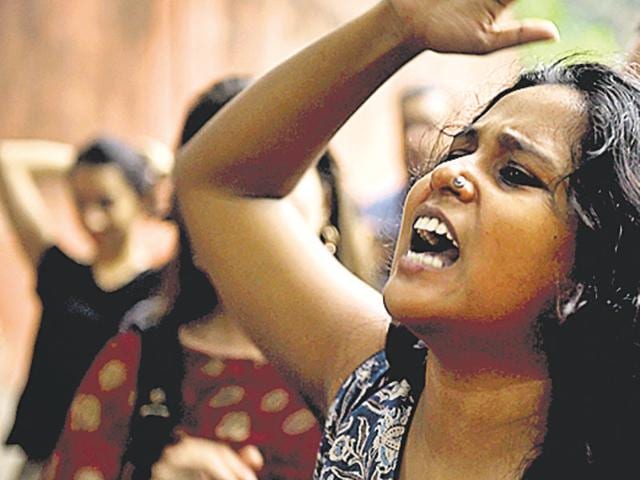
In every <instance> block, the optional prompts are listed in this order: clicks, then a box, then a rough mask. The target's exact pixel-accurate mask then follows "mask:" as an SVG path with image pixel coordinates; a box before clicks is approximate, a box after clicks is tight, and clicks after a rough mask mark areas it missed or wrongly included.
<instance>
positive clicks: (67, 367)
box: [7, 247, 161, 460]
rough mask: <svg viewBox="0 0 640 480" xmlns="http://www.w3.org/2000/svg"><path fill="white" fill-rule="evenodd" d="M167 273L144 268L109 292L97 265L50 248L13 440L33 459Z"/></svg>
mask: <svg viewBox="0 0 640 480" xmlns="http://www.w3.org/2000/svg"><path fill="white" fill-rule="evenodd" d="M160 280H161V271H160V270H148V271H146V272H143V273H142V274H140V275H139V276H137V277H136V278H134V279H133V280H132V281H130V282H129V283H127V284H126V285H124V286H122V287H121V288H119V289H117V290H115V291H112V292H105V291H104V290H102V289H100V287H99V286H98V285H97V284H96V282H95V279H94V278H93V274H92V271H91V267H90V266H88V265H83V264H79V263H77V262H76V261H75V260H73V259H71V258H69V257H68V256H67V255H65V254H64V253H63V252H62V251H61V250H60V249H59V248H57V247H53V248H50V249H49V250H47V251H46V252H45V253H44V255H43V257H42V260H41V262H40V264H39V266H38V271H37V288H36V292H37V294H38V296H39V297H40V301H41V303H42V317H41V320H40V327H39V330H38V334H37V337H36V342H35V346H34V351H33V357H32V360H31V368H30V371H29V378H28V381H27V385H26V387H25V389H24V391H23V393H22V397H21V398H20V402H19V404H18V409H17V412H16V419H15V423H14V425H13V429H12V430H11V433H10V434H9V437H8V439H7V444H9V445H10V444H17V445H20V446H21V447H22V448H23V450H24V451H25V453H26V454H27V456H28V457H29V458H30V459H33V460H43V459H46V458H47V457H48V456H49V455H50V454H51V451H52V450H53V448H54V447H55V443H56V441H57V439H58V436H59V434H60V432H61V430H62V428H63V425H64V420H65V416H66V413H67V410H68V408H69V405H70V403H71V400H72V397H73V394H74V392H75V390H76V388H77V387H78V385H79V384H80V381H81V380H82V376H83V375H84V373H85V372H86V370H87V369H88V368H89V366H90V365H91V362H92V360H93V358H94V357H95V355H96V354H97V353H98V351H99V350H100V349H101V348H102V347H103V346H104V344H105V342H106V341H107V340H108V339H109V338H111V337H112V336H113V335H115V334H116V332H117V331H118V326H119V324H120V322H121V321H122V319H123V317H124V316H125V313H126V312H127V311H128V310H130V309H131V308H132V307H133V306H134V305H136V304H137V303H138V302H140V301H141V300H144V299H146V298H148V297H150V296H151V295H152V294H153V293H154V292H155V291H156V290H157V289H158V288H159V286H160Z"/></svg>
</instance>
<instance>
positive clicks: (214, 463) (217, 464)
mask: <svg viewBox="0 0 640 480" xmlns="http://www.w3.org/2000/svg"><path fill="white" fill-rule="evenodd" d="M200 468H201V469H202V470H203V471H204V472H205V473H207V474H208V475H209V476H210V477H211V480H227V479H229V480H258V477H257V476H256V474H255V473H254V471H253V470H252V469H251V468H250V467H249V466H247V465H246V464H245V463H244V462H243V461H242V459H241V458H240V456H239V455H238V454H237V453H236V452H235V451H233V450H232V449H231V448H229V447H228V446H226V445H225V446H224V447H223V448H219V449H217V452H216V454H215V455H213V454H212V455H209V461H205V462H204V463H202V464H201V465H200Z"/></svg>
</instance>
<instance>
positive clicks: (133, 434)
mask: <svg viewBox="0 0 640 480" xmlns="http://www.w3.org/2000/svg"><path fill="white" fill-rule="evenodd" d="M140 335H141V357H140V368H139V371H138V383H137V392H138V394H137V397H136V403H135V407H134V411H133V414H132V417H131V423H130V430H129V442H128V446H127V450H126V452H125V454H124V456H123V462H122V465H123V466H125V465H126V464H127V463H129V464H131V466H133V469H134V473H133V476H132V478H133V479H148V478H150V476H151V475H150V471H151V467H152V466H153V464H154V463H155V462H156V461H157V460H158V458H159V457H160V455H161V453H162V450H163V448H164V447H165V446H166V445H168V444H170V443H171V442H172V441H173V431H174V428H175V427H176V426H177V425H178V423H179V421H180V419H181V417H182V391H181V390H182V378H183V376H184V359H183V355H182V347H181V345H180V342H179V340H178V332H177V323H176V322H173V321H172V318H171V317H167V318H165V319H163V320H162V322H161V324H160V325H158V326H154V327H150V328H149V329H147V330H144V331H141V333H140Z"/></svg>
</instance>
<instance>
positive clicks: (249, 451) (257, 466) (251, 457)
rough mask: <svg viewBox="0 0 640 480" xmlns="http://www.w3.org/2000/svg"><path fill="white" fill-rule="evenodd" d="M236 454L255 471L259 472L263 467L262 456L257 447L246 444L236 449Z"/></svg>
mask: <svg viewBox="0 0 640 480" xmlns="http://www.w3.org/2000/svg"><path fill="white" fill-rule="evenodd" d="M238 455H239V456H240V458H241V459H242V461H243V462H244V463H246V464H247V465H248V466H249V467H250V468H252V469H253V470H254V471H255V472H259V471H260V470H262V467H264V458H263V457H262V454H261V453H260V450H258V448H257V447H255V446H253V445H247V446H246V447H243V448H241V449H240V450H239V451H238Z"/></svg>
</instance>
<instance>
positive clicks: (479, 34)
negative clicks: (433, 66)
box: [386, 0, 558, 53]
mask: <svg viewBox="0 0 640 480" xmlns="http://www.w3.org/2000/svg"><path fill="white" fill-rule="evenodd" d="M386 1H387V2H388V3H389V4H390V5H391V7H392V10H393V11H394V13H395V16H396V20H398V25H399V28H400V30H401V32H402V34H403V35H405V36H408V37H409V38H411V39H412V40H413V41H415V42H417V45H418V46H419V47H420V48H426V49H429V50H434V51H437V52H443V53H490V52H493V51H495V50H499V49H501V48H506V47H513V46H516V45H522V44H525V43H529V42H535V41H539V40H552V39H556V38H557V37H558V30H557V29H556V27H555V25H553V23H551V22H549V21H546V20H539V19H527V20H522V21H504V22H503V21H500V20H501V17H502V14H503V13H504V11H505V10H506V8H507V7H508V6H509V5H510V4H511V3H513V2H514V1H515V0H386Z"/></svg>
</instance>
